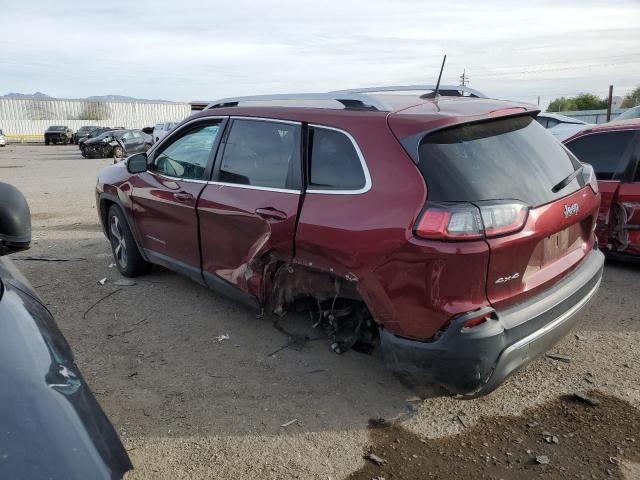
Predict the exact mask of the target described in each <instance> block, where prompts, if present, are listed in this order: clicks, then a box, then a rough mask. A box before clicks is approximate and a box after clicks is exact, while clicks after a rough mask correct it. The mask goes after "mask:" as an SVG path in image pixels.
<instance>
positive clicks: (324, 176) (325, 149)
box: [309, 127, 366, 191]
mask: <svg viewBox="0 0 640 480" xmlns="http://www.w3.org/2000/svg"><path fill="white" fill-rule="evenodd" d="M365 185H366V179H365V176H364V171H363V169H362V163H361V162H360V157H359V156H358V152H356V150H355V147H354V145H353V143H352V142H351V140H350V139H349V138H348V137H347V136H346V135H345V134H344V133H342V132H339V131H337V130H330V129H327V128H321V127H312V128H310V129H309V189H311V190H341V191H354V190H360V189H362V188H364V187H365Z"/></svg>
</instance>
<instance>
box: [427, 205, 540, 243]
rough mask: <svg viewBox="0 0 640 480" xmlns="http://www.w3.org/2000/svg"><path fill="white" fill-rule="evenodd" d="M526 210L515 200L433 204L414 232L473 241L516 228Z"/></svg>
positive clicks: (446, 238) (520, 224) (524, 217)
mask: <svg viewBox="0 0 640 480" xmlns="http://www.w3.org/2000/svg"><path fill="white" fill-rule="evenodd" d="M528 212H529V209H528V207H527V206H526V205H524V204H522V203H519V202H479V203H478V204H477V205H474V204H472V203H433V204H429V205H428V207H427V209H426V210H425V211H424V212H423V214H422V217H420V220H419V221H418V223H417V224H416V226H415V234H416V235H417V236H419V237H421V238H426V239H433V240H475V239H480V238H491V237H497V236H500V235H506V234H508V233H513V232H516V231H518V230H520V229H521V228H522V227H523V226H524V224H525V221H526V220H527V214H528Z"/></svg>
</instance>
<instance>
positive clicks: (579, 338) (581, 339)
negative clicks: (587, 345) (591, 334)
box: [576, 333, 587, 342]
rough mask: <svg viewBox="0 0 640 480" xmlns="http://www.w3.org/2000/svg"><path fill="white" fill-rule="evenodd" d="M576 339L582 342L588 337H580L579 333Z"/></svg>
mask: <svg viewBox="0 0 640 480" xmlns="http://www.w3.org/2000/svg"><path fill="white" fill-rule="evenodd" d="M576 338H577V339H578V340H580V341H581V342H582V341H584V340H586V339H587V337H585V336H584V335H580V334H579V333H576Z"/></svg>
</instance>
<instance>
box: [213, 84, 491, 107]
mask: <svg viewBox="0 0 640 480" xmlns="http://www.w3.org/2000/svg"><path fill="white" fill-rule="evenodd" d="M435 89H436V87H435V85H397V86H390V87H369V88H355V89H351V90H336V91H333V92H327V93H282V94H277V95H251V96H248V97H230V98H223V99H221V100H216V101H215V102H211V103H209V104H208V105H207V107H206V108H205V110H209V109H211V108H222V107H237V106H238V104H239V103H242V102H268V101H272V100H303V101H304V100H332V101H335V102H339V103H342V105H344V106H345V108H353V109H360V110H379V111H381V112H390V111H392V110H393V107H391V106H390V105H388V104H386V103H385V102H383V101H382V100H381V99H379V98H376V97H375V96H372V95H368V94H370V93H382V92H410V91H426V92H433V93H432V94H431V95H434V94H435ZM438 93H439V94H440V95H442V96H445V97H458V96H461V95H462V94H464V93H468V94H469V96H471V97H478V98H487V97H486V95H484V94H483V93H480V92H479V91H477V90H474V89H473V88H469V87H462V86H458V85H441V86H440V90H439V92H438ZM429 95H430V94H428V93H427V94H425V95H422V96H421V97H422V98H429Z"/></svg>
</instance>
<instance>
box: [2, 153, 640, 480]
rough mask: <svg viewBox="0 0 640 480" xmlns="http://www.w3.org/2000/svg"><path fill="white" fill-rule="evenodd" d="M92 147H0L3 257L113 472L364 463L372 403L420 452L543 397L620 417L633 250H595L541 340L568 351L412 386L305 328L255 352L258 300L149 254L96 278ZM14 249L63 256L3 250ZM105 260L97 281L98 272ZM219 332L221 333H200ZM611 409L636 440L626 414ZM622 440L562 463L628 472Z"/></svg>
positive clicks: (632, 345)
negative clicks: (71, 361) (21, 219)
mask: <svg viewBox="0 0 640 480" xmlns="http://www.w3.org/2000/svg"><path fill="white" fill-rule="evenodd" d="M110 162H111V160H106V159H105V160H86V159H83V158H82V157H81V156H80V153H79V151H78V150H77V147H74V146H49V147H45V146H41V145H32V146H19V145H16V146H11V145H10V146H8V147H6V148H0V179H1V180H3V181H8V182H10V183H13V184H14V185H16V186H17V187H18V188H20V189H21V190H22V191H23V192H24V193H25V195H26V196H27V199H28V201H29V203H30V205H31V209H32V214H33V226H34V238H35V241H34V245H33V248H32V249H31V250H30V251H29V252H26V253H23V254H20V255H16V256H15V257H14V259H15V260H16V263H17V264H18V266H19V267H20V268H21V269H22V271H23V272H24V273H25V274H26V275H27V277H29V278H30V280H31V282H32V283H33V285H34V286H36V288H37V290H38V292H39V293H40V295H41V296H42V298H43V299H44V300H45V302H46V303H47V304H48V306H49V308H50V309H51V310H52V311H53V313H54V315H55V316H56V319H57V321H58V323H59V325H60V327H61V329H62V330H63V332H64V334H65V336H66V337H67V339H68V340H69V342H70V344H71V346H72V347H73V350H74V352H75V355H76V360H77V363H78V365H79V367H80V368H81V370H82V371H83V373H84V375H85V377H86V379H87V381H88V382H89V383H90V385H91V388H92V389H93V391H94V393H95V394H96V396H97V398H98V400H99V402H100V403H101V405H102V406H103V407H104V409H105V410H106V412H107V414H108V415H109V417H110V418H111V420H112V421H113V423H114V425H115V426H116V429H117V430H118V432H119V433H120V435H121V438H122V440H123V442H124V444H125V446H126V447H127V449H128V450H129V454H130V456H131V459H132V461H133V463H134V466H135V470H134V471H133V472H132V473H131V474H130V475H129V476H128V478H132V479H138V478H171V479H183V478H184V479H186V478H261V479H262V478H264V479H268V478H274V479H275V478H277V479H290V478H304V479H323V480H327V479H335V480H337V479H342V478H347V477H349V476H351V475H353V477H352V478H372V477H373V476H374V473H375V472H373V473H372V472H370V471H368V470H366V471H365V470H362V469H363V468H364V469H366V468H369V465H368V464H367V462H366V461H365V460H364V459H363V454H364V453H366V452H367V451H369V450H370V449H372V448H375V447H376V445H382V444H383V443H384V438H386V437H384V435H383V436H382V437H381V436H380V435H378V433H379V432H378V430H376V429H372V430H370V429H369V428H368V421H369V419H370V418H385V419H387V422H392V424H393V425H392V427H389V428H392V429H398V430H397V431H398V432H400V433H399V434H398V435H400V434H401V435H404V436H406V438H415V439H418V442H419V443H420V444H421V445H424V446H425V450H424V451H423V452H422V453H425V452H431V454H432V455H440V454H439V451H440V450H438V448H439V447H438V448H435V449H434V447H433V445H432V444H430V443H429V442H431V441H436V439H438V440H437V441H440V442H443V443H442V445H443V446H445V447H446V448H447V449H448V448H451V445H452V441H456V442H457V441H460V442H465V440H464V438H466V437H465V436H467V437H468V438H467V440H466V442H468V443H469V448H470V449H471V451H472V452H474V451H476V450H477V453H478V454H479V455H480V454H484V453H485V452H484V450H486V449H487V447H485V446H484V445H483V443H487V444H489V443H488V442H491V443H490V444H489V445H490V446H491V447H492V449H493V448H494V447H495V449H496V451H498V450H499V449H500V448H502V446H504V443H500V442H499V441H498V437H499V436H496V434H495V431H492V430H490V428H489V426H491V425H496V426H497V427H496V428H503V426H504V425H507V424H508V425H515V424H516V423H518V422H519V424H522V423H523V422H524V424H526V423H528V422H531V421H533V420H531V419H532V418H534V417H536V418H545V416H547V415H548V416H550V417H549V418H552V417H551V416H552V415H556V416H557V417H558V418H563V421H562V423H561V424H560V423H559V424H558V425H561V426H562V432H563V433H567V432H591V431H592V429H590V427H589V425H592V422H596V420H593V417H594V416H595V417H597V418H598V420H597V426H598V429H597V433H595V434H596V435H602V437H603V438H604V439H612V442H618V443H619V442H621V441H622V440H625V439H626V438H627V437H625V438H622V437H621V436H624V435H627V433H624V435H623V433H621V432H622V430H621V429H620V428H618V426H617V423H616V422H615V421H614V420H615V419H616V418H619V414H620V412H624V415H627V416H626V417H623V418H629V419H637V418H638V412H637V410H636V408H638V407H640V386H639V380H640V362H639V360H640V353H639V352H640V328H639V327H640V314H639V313H638V312H640V293H639V292H640V266H633V265H625V264H621V263H612V262H609V263H607V266H606V270H605V275H604V280H603V283H602V287H601V289H600V293H599V294H598V297H597V299H596V301H595V302H594V304H593V306H592V307H591V309H590V311H589V312H588V313H587V314H586V315H585V317H584V319H583V321H582V322H581V323H580V324H579V327H578V328H577V329H576V330H574V332H572V334H570V335H569V336H568V337H566V338H565V339H564V340H563V341H562V342H561V343H560V344H559V345H558V346H557V347H556V348H555V349H554V352H555V353H559V354H563V355H568V356H570V357H571V362H570V363H564V362H559V361H555V360H551V359H549V358H541V359H539V360H537V361H536V362H534V363H532V364H531V365H529V366H528V367H527V368H526V369H525V370H523V371H522V372H520V373H519V374H517V375H516V376H514V377H512V378H511V379H509V380H508V381H507V382H506V383H505V384H504V385H503V386H502V387H501V388H499V389H498V390H497V391H495V392H494V393H492V394H491V395H489V396H487V397H484V398H480V399H476V400H466V401H462V400H456V399H453V398H448V397H440V398H433V399H428V400H425V401H419V400H418V399H416V398H415V397H414V395H413V394H412V392H410V391H408V390H406V389H404V388H403V387H402V386H401V385H400V384H399V383H398V382H397V381H396V380H395V379H394V378H393V377H392V376H391V375H390V374H389V373H388V372H387V371H386V370H385V368H384V365H383V364H382V362H381V360H380V358H379V355H378V354H376V353H375V352H374V354H373V355H363V354H359V353H355V352H348V353H347V354H345V355H342V356H337V355H335V354H333V353H332V352H330V350H329V346H328V345H327V344H326V342H324V341H322V340H320V341H316V342H312V343H309V344H308V345H307V346H306V347H305V348H304V349H302V350H301V351H296V350H292V349H285V350H282V351H281V352H279V353H278V354H276V355H275V356H273V357H271V356H269V353H270V352H272V351H274V350H276V349H277V348H279V347H281V346H282V345H283V344H284V343H285V341H286V338H285V336H284V335H283V334H282V333H281V332H279V331H278V330H277V329H275V328H274V327H273V326H272V324H271V321H270V320H269V319H268V318H267V319H256V312H254V311H251V310H249V309H247V308H245V307H244V306H242V305H239V304H236V303H234V302H233V301H231V300H228V299H226V298H224V297H221V296H219V295H217V294H215V293H213V292H210V291H209V290H207V289H205V288H203V287H201V286H199V285H197V284H195V283H193V282H191V281H190V280H188V279H186V278H183V277H180V276H178V275H176V274H173V273H171V272H169V271H167V270H164V269H161V268H154V269H153V271H152V272H151V273H150V274H149V275H147V276H145V277H142V278H139V279H136V282H137V283H136V285H134V286H128V287H120V286H117V285H114V282H115V281H117V280H118V279H119V278H120V276H119V274H118V272H117V270H116V269H115V268H110V264H111V254H110V249H109V244H108V242H107V240H106V239H105V238H104V236H103V235H102V232H101V230H100V227H99V225H98V219H97V215H96V210H95V204H94V202H95V200H94V195H93V188H94V184H95V178H96V174H97V172H98V171H99V170H100V169H101V168H102V167H103V166H105V165H108V164H109V163H110ZM28 256H31V257H33V256H36V257H57V258H72V259H74V261H68V262H43V261H27V260H21V259H20V258H21V257H28ZM105 277H106V278H107V282H106V284H105V285H98V284H97V282H98V280H100V279H102V278H105ZM113 292H115V293H113ZM109 293H113V294H112V295H111V296H110V297H109V298H107V299H105V300H104V301H102V302H100V303H99V304H98V305H96V306H95V307H94V308H92V309H91V310H89V311H87V310H88V309H89V307H91V305H92V304H94V303H95V302H97V301H98V300H100V299H101V298H102V297H104V296H105V295H107V294H109ZM282 324H283V326H284V327H285V328H286V329H287V330H289V331H295V332H299V333H306V334H309V335H310V336H314V335H313V333H311V332H310V329H309V325H308V324H309V322H308V319H307V318H305V317H296V316H288V317H286V318H285V319H284V320H283V322H282ZM226 334H228V335H229V339H226V340H219V339H218V337H219V336H220V335H226ZM587 390H597V391H598V392H600V393H595V394H594V395H600V394H603V395H605V397H599V398H603V399H604V400H605V401H604V402H603V404H602V405H601V406H599V407H592V408H593V409H596V410H597V409H602V412H601V413H600V414H598V413H595V414H591V413H589V414H581V413H580V410H579V409H577V408H578V407H576V408H574V410H572V411H571V414H568V413H567V414H566V415H565V414H563V413H562V412H563V411H564V410H562V409H561V408H560V406H559V405H560V403H559V402H561V400H560V398H561V396H562V395H571V394H573V393H575V392H579V391H580V392H581V391H587ZM607 402H609V403H611V404H612V405H613V406H612V407H610V408H609V406H608V405H609V403H607ZM607 412H614V413H615V414H607ZM620 415H621V414H620ZM458 417H461V418H463V419H464V420H463V422H460V420H459V419H458ZM514 419H515V420H514ZM518 419H519V420H518ZM514 422H515V423H514ZM463 423H464V425H463ZM283 425H286V426H283ZM627 427H628V429H629V430H630V432H631V433H628V435H630V436H631V435H632V434H633V432H634V430H635V433H636V434H637V435H636V437H635V439H636V440H637V441H640V425H639V424H638V423H637V422H636V423H633V424H631V425H628V426H627ZM385 428H387V427H385ZM504 428H507V427H504ZM509 428H511V427H509ZM513 429H514V431H517V429H516V428H515V427H513ZM376 432H378V433H376ZM625 432H626V430H625ZM585 434H586V433H585ZM457 435H462V437H458V436H457ZM483 436H486V440H484V441H482V438H483ZM381 438H383V440H380V439H381ZM403 438H405V437H403ZM474 438H475V442H474V441H473V439H474ZM387 440H388V439H387ZM625 441H629V440H625ZM403 444H404V442H401V443H400V444H399V445H401V446H400V447H398V448H400V449H402V448H404V447H402V445H403ZM591 444H593V445H597V444H598V442H591ZM609 444H610V442H608V443H607V445H609ZM407 445H410V447H407V452H405V453H406V454H402V452H401V454H400V456H399V457H398V458H404V457H406V458H413V457H412V455H413V454H416V455H418V454H420V452H417V453H415V448H416V445H417V444H415V443H411V442H407ZM531 445H534V444H531ZM531 445H529V446H528V447H527V449H529V450H532V454H533V456H534V457H535V455H547V456H548V457H549V459H550V462H551V463H550V465H568V464H574V463H575V461H574V460H575V459H573V456H572V452H571V451H570V450H569V449H567V448H555V449H554V447H556V446H557V447H560V446H561V445H562V444H560V445H555V444H551V445H547V444H544V445H542V447H544V448H541V449H539V450H540V452H544V453H538V452H537V451H535V452H534V451H533V450H534V449H533V448H532V446H531ZM534 446H535V445H534ZM617 446H620V447H621V448H623V450H624V447H623V446H622V445H621V444H620V445H617ZM518 448H520V447H517V446H516V447H513V449H514V451H513V453H515V454H517V455H520V456H521V458H522V459H525V456H526V455H529V454H526V452H525V453H522V452H521V451H519V450H518ZM411 449H414V450H411ZM520 450H522V448H520ZM630 451H632V450H630ZM409 452H410V453H409ZM491 452H493V450H491V451H490V452H489V453H491ZM637 453H638V452H637V450H633V455H631V454H630V455H628V456H625V454H624V451H623V453H622V454H617V455H618V457H619V461H616V462H613V463H610V462H609V464H610V466H608V467H607V468H605V469H603V468H601V466H602V464H601V462H600V460H601V458H600V457H602V456H603V455H605V454H606V455H607V456H610V454H611V452H609V450H606V451H605V449H601V450H598V449H597V448H595V447H593V448H591V449H586V450H585V455H586V454H593V455H600V457H598V458H599V460H598V461H597V462H595V463H589V462H578V463H575V465H573V467H572V469H571V470H570V471H571V472H572V473H576V474H577V475H582V476H583V477H582V478H592V476H595V477H594V478H608V477H609V475H610V474H611V475H613V476H616V477H620V476H621V475H626V476H627V478H639V477H638V474H639V473H640V469H639V468H638V465H637V464H634V463H633V462H634V461H638V456H637ZM489 456H490V457H491V456H496V453H491V454H490V455H489ZM519 458H520V457H519ZM602 458H604V457H602ZM447 460H448V461H449V462H452V461H453V460H451V459H450V458H448V457H447ZM437 465H438V462H435V461H434V462H432V463H428V462H427V463H425V466H424V467H421V468H425V470H424V471H423V473H424V475H423V477H428V472H442V470H437V469H436V467H437ZM445 465H446V464H445ZM594 465H597V467H596V466H594ZM441 466H442V465H441ZM432 467H433V470H431V468H432ZM574 467H575V468H574ZM527 468H528V469H527V470H526V471H523V472H524V473H522V472H515V473H514V472H513V471H509V470H508V469H507V467H506V466H505V465H504V464H502V463H500V464H498V465H497V466H495V467H494V468H493V469H491V470H490V471H489V470H487V471H484V470H483V471H480V470H478V471H476V472H475V476H474V475H473V474H471V473H469V472H470V471H466V470H464V469H463V468H460V469H458V470H456V476H457V477H458V478H460V479H463V478H482V477H483V476H486V477H487V478H491V477H495V478H528V477H526V475H535V476H539V475H541V474H543V475H544V476H545V478H556V477H555V476H554V474H553V472H554V471H556V470H554V469H553V468H550V467H549V466H544V465H533V464H531V465H528V467H527ZM607 469H609V470H611V472H610V473H609V472H607ZM558 471H561V470H558ZM363 472H365V473H363ZM407 472H409V471H407ZM407 472H405V473H404V474H400V473H397V472H396V473H393V472H391V471H390V472H389V473H387V474H386V477H385V478H387V480H388V479H390V478H420V477H419V476H417V477H415V476H412V475H413V474H410V473H407ZM369 473H372V475H371V477H369V476H366V475H369ZM516 473H517V474H519V475H520V474H521V475H522V476H514V475H516ZM361 474H363V475H365V476H358V475H361ZM414 474H415V472H414ZM434 474H435V473H434ZM525 474H526V475H525ZM468 475H470V476H468ZM383 476H384V475H383ZM436 477H437V475H436ZM440 478H441V477H440ZM557 478H564V477H562V476H559V477H557ZM571 478H575V477H573V476H571Z"/></svg>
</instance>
